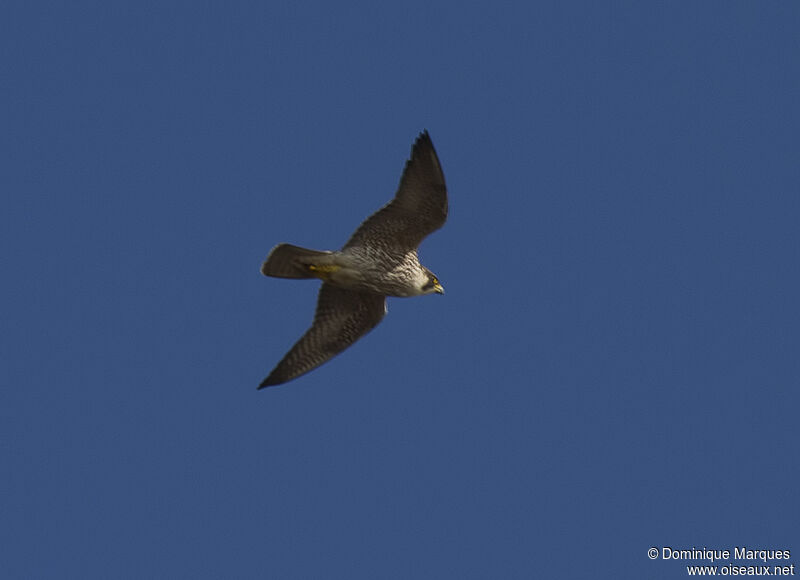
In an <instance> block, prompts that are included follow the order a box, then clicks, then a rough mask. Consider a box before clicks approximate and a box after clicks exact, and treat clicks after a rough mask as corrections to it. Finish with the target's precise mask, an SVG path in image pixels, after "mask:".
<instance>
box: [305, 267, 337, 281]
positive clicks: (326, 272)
mask: <svg viewBox="0 0 800 580" xmlns="http://www.w3.org/2000/svg"><path fill="white" fill-rule="evenodd" d="M340 269H341V266H337V265H335V264H329V265H326V266H315V265H314V264H309V265H308V270H309V271H310V272H313V273H314V276H316V277H317V278H319V279H321V280H327V279H328V278H330V275H331V274H333V273H334V272H336V271H337V270H340Z"/></svg>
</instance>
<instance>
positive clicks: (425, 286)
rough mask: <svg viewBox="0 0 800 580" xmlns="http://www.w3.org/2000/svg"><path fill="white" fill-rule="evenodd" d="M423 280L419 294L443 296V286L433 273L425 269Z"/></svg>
mask: <svg viewBox="0 0 800 580" xmlns="http://www.w3.org/2000/svg"><path fill="white" fill-rule="evenodd" d="M425 275H426V277H425V280H423V283H422V288H421V291H420V294H433V293H434V292H436V294H444V286H442V284H441V282H439V278H437V277H436V276H435V275H434V273H433V272H431V271H430V270H428V269H427V268H425Z"/></svg>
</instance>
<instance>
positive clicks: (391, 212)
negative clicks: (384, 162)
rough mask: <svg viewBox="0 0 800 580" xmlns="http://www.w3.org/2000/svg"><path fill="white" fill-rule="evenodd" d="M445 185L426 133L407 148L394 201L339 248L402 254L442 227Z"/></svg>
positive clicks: (445, 213) (368, 219) (444, 209)
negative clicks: (408, 154) (373, 248)
mask: <svg viewBox="0 0 800 580" xmlns="http://www.w3.org/2000/svg"><path fill="white" fill-rule="evenodd" d="M446 219H447V186H446V185H445V183H444V174H443V173H442V167H441V165H440V164H439V157H438V156H437V155H436V150H435V149H434V148H433V143H432V142H431V138H430V136H429V135H428V132H427V131H423V132H422V133H420V135H419V137H417V140H416V142H415V143H414V146H413V147H412V148H411V158H410V159H409V160H408V161H407V162H406V167H405V170H404V171H403V176H402V178H401V179H400V186H399V187H398V188H397V193H396V194H395V196H394V199H393V200H392V201H390V202H389V203H388V204H387V205H385V206H384V207H383V208H381V209H380V210H378V211H377V212H375V213H374V214H372V215H371V216H370V217H369V218H367V220H366V221H365V222H364V223H363V224H361V225H360V226H359V228H358V229H357V230H356V231H355V233H354V234H353V235H352V237H351V238H350V240H348V242H347V244H345V246H344V248H343V249H347V248H351V247H363V246H378V247H382V248H387V249H388V248H391V250H392V251H393V253H396V254H398V255H405V254H406V253H407V252H409V251H411V250H416V249H417V247H418V246H419V244H420V242H422V240H423V239H424V238H425V236H427V235H428V234H430V233H431V232H434V231H436V230H438V229H439V228H440V227H442V226H443V225H444V222H445V220H446Z"/></svg>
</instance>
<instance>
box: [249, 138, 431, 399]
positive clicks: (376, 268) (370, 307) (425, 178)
mask: <svg viewBox="0 0 800 580" xmlns="http://www.w3.org/2000/svg"><path fill="white" fill-rule="evenodd" d="M446 219H447V188H446V186H445V183H444V175H443V174H442V167H441V165H440V164H439V158H438V157H437V156H436V151H435V150H434V148H433V143H432V142H431V138H430V136H428V132H427V131H423V132H422V133H421V134H420V135H419V137H417V140H416V142H415V143H414V146H413V147H412V148H411V157H410V159H409V160H408V161H407V162H406V166H405V170H404V171H403V176H402V177H401V178H400V186H399V187H398V188H397V193H395V196H394V199H392V200H391V201H390V202H389V203H388V204H386V205H385V206H384V207H383V208H381V209H380V210H378V211H377V212H375V213H374V214H372V216H370V217H369V218H367V220H366V221H365V222H364V223H362V224H361V225H360V226H359V228H358V229H357V230H356V231H355V233H354V234H353V235H352V236H351V237H350V239H349V240H348V242H347V243H346V244H345V245H344V247H343V248H342V249H341V250H339V251H336V252H330V251H319V250H308V249H305V248H300V247H298V246H293V245H291V244H279V245H277V246H275V247H274V248H273V249H272V251H271V252H270V253H269V256H267V259H266V260H265V261H264V264H263V265H262V266H261V273H262V274H264V275H265V276H273V277H275V278H319V279H320V280H322V285H321V287H320V290H319V297H318V299H317V311H316V313H315V314H314V322H313V323H312V324H311V328H309V329H308V331H306V333H305V334H304V335H303V336H302V337H301V338H300V340H298V341H297V343H296V344H295V345H294V346H293V347H292V348H291V350H290V351H289V352H288V353H287V354H286V356H284V357H283V359H282V360H281V361H280V362H279V363H278V366H276V367H275V369H274V370H273V371H272V373H270V375H269V376H268V377H267V378H266V379H264V380H263V381H262V382H261V385H259V387H258V388H259V389H263V388H264V387H269V386H272V385H280V384H281V383H285V382H287V381H291V380H292V379H296V378H297V377H299V376H300V375H303V374H305V373H307V372H308V371H310V370H312V369H315V368H317V367H318V366H319V365H321V364H322V363H324V362H326V361H328V360H330V359H331V358H333V357H334V356H335V355H337V354H339V353H340V352H342V351H343V350H344V349H346V348H347V347H348V346H350V345H351V344H353V343H354V342H355V341H357V340H358V339H359V338H361V337H362V336H364V335H365V334H366V333H367V332H369V331H370V330H372V329H373V328H374V327H375V325H377V324H378V323H379V322H380V321H381V319H382V318H383V317H384V315H385V314H386V311H387V309H386V297H387V296H401V297H406V296H420V295H422V294H431V293H434V292H436V293H437V294H444V288H443V287H442V285H441V283H440V282H439V279H438V278H436V276H434V274H433V272H431V271H430V270H428V269H427V268H426V267H425V266H423V265H422V264H420V263H419V258H418V257H417V247H418V246H419V244H420V242H422V240H423V239H424V238H425V236H427V235H428V234H430V233H431V232H434V231H436V230H438V229H439V228H440V227H442V225H444V222H445V220H446Z"/></svg>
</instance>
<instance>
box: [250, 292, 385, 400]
mask: <svg viewBox="0 0 800 580" xmlns="http://www.w3.org/2000/svg"><path fill="white" fill-rule="evenodd" d="M385 314H386V297H385V296H381V295H380V294H373V293H370V292H356V291H354V290H345V289H343V288H338V287H336V286H331V285H330V284H322V287H321V288H320V290H319V298H318V299H317V311H316V313H315V314H314V322H313V323H312V324H311V328H309V329H308V330H307V331H306V333H305V334H304V335H303V336H302V338H300V340H298V341H297V343H296V344H295V345H294V346H293V347H292V349H291V350H290V351H289V352H288V353H286V356H284V357H283V359H282V360H281V362H279V363H278V366H276V367H275V369H274V370H273V371H272V372H271V373H270V375H269V376H268V377H267V378H266V379H264V380H263V381H262V383H261V385H259V387H258V388H259V389H262V388H264V387H269V386H271V385H280V384H281V383H285V382H287V381H291V380H292V379H295V378H297V377H299V376H300V375H302V374H305V373H307V372H308V371H310V370H312V369H315V368H317V367H318V366H319V365H321V364H322V363H324V362H326V361H328V360H330V359H331V358H333V357H334V356H336V355H337V354H339V353H340V352H342V351H343V350H344V349H346V348H347V347H348V346H350V345H351V344H353V343H354V342H355V341H357V340H358V339H359V338H361V337H362V336H364V335H365V334H366V333H367V332H369V331H370V330H372V329H373V328H374V327H375V325H376V324H378V323H379V322H380V321H381V319H382V318H383V316H384V315H385Z"/></svg>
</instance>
